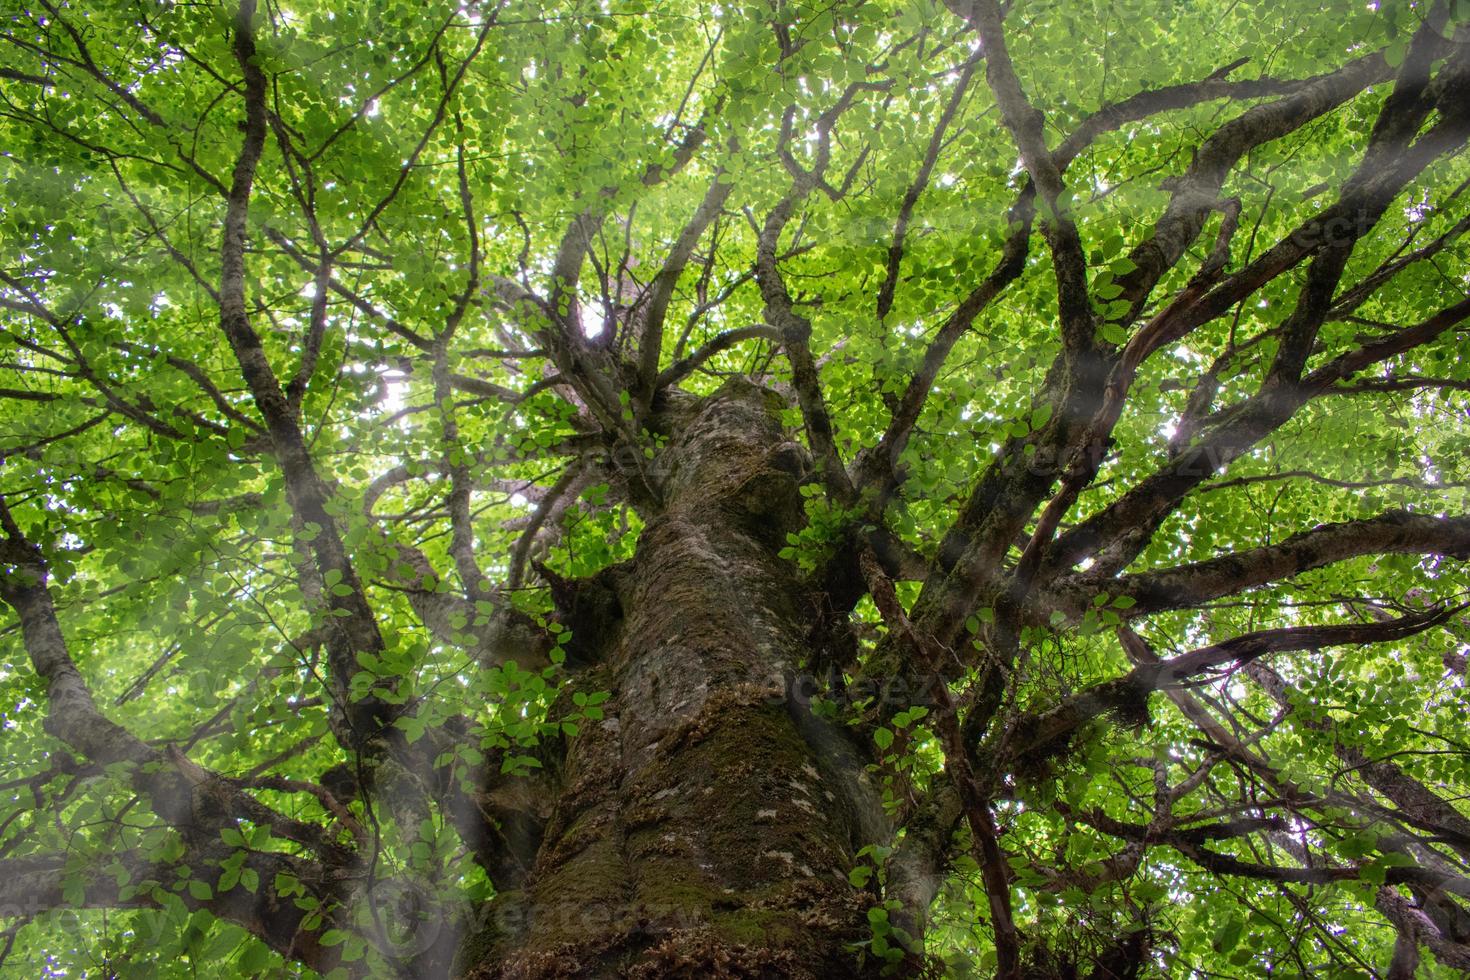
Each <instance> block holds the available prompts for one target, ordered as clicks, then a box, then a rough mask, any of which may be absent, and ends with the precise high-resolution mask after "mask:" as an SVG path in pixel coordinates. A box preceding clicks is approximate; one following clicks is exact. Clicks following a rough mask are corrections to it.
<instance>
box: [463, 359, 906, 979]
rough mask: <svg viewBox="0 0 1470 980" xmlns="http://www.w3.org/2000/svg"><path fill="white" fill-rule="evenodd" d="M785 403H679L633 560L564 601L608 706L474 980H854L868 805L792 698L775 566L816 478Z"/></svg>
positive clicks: (793, 601)
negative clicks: (556, 979) (659, 490)
mask: <svg viewBox="0 0 1470 980" xmlns="http://www.w3.org/2000/svg"><path fill="white" fill-rule="evenodd" d="M779 405H780V399H779V398H778V397H777V396H776V395H775V394H773V393H772V392H769V391H767V390H765V389H761V388H757V387H755V386H752V385H750V384H748V383H745V382H732V383H731V384H728V385H726V387H725V388H723V389H721V391H720V392H718V393H717V394H715V395H713V396H711V397H709V398H706V399H702V400H696V399H693V398H688V397H685V396H682V395H678V394H675V396H674V397H673V398H672V399H670V403H669V404H668V405H667V406H665V408H664V411H663V412H662V413H661V416H660V421H661V423H662V425H663V427H664V429H665V431H666V432H667V433H668V435H669V438H670V446H669V449H667V450H666V451H665V453H664V454H663V456H661V457H660V459H659V464H660V465H661V466H663V467H665V469H664V470H663V473H662V474H661V475H662V480H661V481H660V483H661V485H662V486H663V487H664V500H663V502H662V508H661V510H660V512H659V513H658V516H656V517H654V518H653V519H652V520H651V521H650V522H649V524H648V525H647V527H646V528H645V529H644V530H643V533H642V535H641V537H640V538H639V542H638V550H637V554H636V556H635V557H634V558H633V559H632V561H631V562H628V563H626V564H624V565H621V566H615V567H614V568H612V569H610V570H608V571H607V572H605V573H603V574H601V575H599V576H597V578H596V579H595V580H592V581H590V582H585V583H565V584H564V586H563V589H562V596H561V598H562V603H563V605H564V607H565V608H566V612H567V614H568V618H569V619H571V621H572V622H573V623H575V624H576V625H575V627H574V629H576V630H579V631H583V632H590V633H591V635H590V636H580V635H579V636H578V637H577V639H578V641H579V643H580V644H581V648H582V649H584V650H586V649H587V647H588V645H591V646H592V647H594V648H595V650H589V651H588V652H595V653H596V654H597V655H598V657H599V659H600V661H601V663H600V664H599V666H598V667H597V668H596V669H595V670H594V672H593V676H594V677H595V678H596V683H597V684H598V685H599V686H602V687H604V688H605V689H606V690H609V691H611V692H612V697H611V698H610V700H608V701H607V702H606V703H605V704H604V705H603V707H604V712H605V713H604V717H603V718H602V719H601V720H600V721H598V722H593V723H587V724H584V725H583V726H582V728H581V730H580V731H579V732H578V734H577V735H576V736H575V737H572V738H570V739H569V740H568V743H567V745H566V755H565V761H564V763H563V764H562V766H561V770H560V773H559V778H560V792H559V795H558V797H557V799H556V802H555V805H554V807H553V808H552V810H551V812H550V814H549V819H548V820H547V823H546V825H545V830H544V834H543V837H542V839H541V841H540V845H539V848H538V849H537V851H536V854H535V857H534V862H533V865H532V868H531V871H530V873H529V875H527V876H526V878H525V880H524V882H523V887H522V888H521V890H520V891H519V892H515V893H512V894H509V895H505V896H503V897H501V898H500V899H499V900H498V901H497V902H495V903H494V905H493V906H492V907H491V908H489V909H488V910H487V914H488V919H489V921H488V923H487V926H486V929H485V931H484V932H482V933H481V934H479V935H476V936H474V937H473V938H472V939H471V940H470V941H469V943H468V945H467V948H466V950H465V951H464V953H463V954H462V956H461V965H462V966H463V967H464V968H466V969H468V970H469V972H471V973H472V974H473V975H475V976H485V977H489V976H505V977H553V976H603V975H607V976H611V975H631V976H670V975H689V976H696V975H698V976H783V977H786V976H795V977H801V976H846V975H850V973H851V971H852V969H853V964H854V955H853V951H852V949H851V948H850V944H851V943H853V942H854V941H856V940H858V939H861V938H863V937H864V935H865V934H866V932H867V922H866V916H865V913H866V908H867V905H868V902H866V901H864V900H863V898H862V896H861V894H860V893H859V892H858V891H857V890H856V889H854V888H853V887H852V886H851V885H850V884H849V883H848V880H847V875H848V871H849V869H850V868H851V867H852V866H853V863H854V855H855V853H856V851H857V850H858V849H859V848H860V847H862V846H863V845H864V844H867V843H872V842H874V841H876V840H878V839H879V838H878V836H877V833H878V831H877V828H876V826H875V821H879V820H881V810H880V809H879V808H878V804H877V798H876V795H875V794H874V793H872V791H871V790H870V789H869V787H868V786H867V782H866V776H865V775H863V774H862V767H861V763H860V762H859V761H858V757H857V754H856V752H855V751H853V749H852V748H850V747H849V746H847V745H846V744H845V743H844V741H843V737H842V736H841V735H840V734H839V733H838V732H837V731H835V730H834V729H832V728H830V727H829V726H827V724H826V723H825V722H823V721H821V720H820V719H818V718H816V717H815V716H813V715H812V714H811V713H810V712H809V711H808V709H807V707H806V705H805V704H804V703H803V702H802V700H801V699H800V698H799V697H797V696H788V693H790V694H793V695H795V694H797V693H799V685H797V684H794V683H793V679H794V678H795V677H796V672H797V668H798V665H799V664H802V663H805V662H807V660H808V658H809V656H810V651H809V650H808V649H807V644H808V643H809V639H808V637H809V634H810V633H811V626H812V623H813V622H814V609H813V608H812V607H811V606H810V605H809V603H810V601H811V598H810V597H809V596H808V595H807V593H806V592H805V590H804V589H803V588H802V587H801V583H800V582H799V581H798V580H797V579H796V577H795V573H796V567H795V565H794V564H793V563H791V562H790V561H787V560H785V559H781V558H779V557H777V552H778V551H779V550H780V549H781V548H782V547H783V546H784V545H785V542H786V534H787V533H788V532H790V531H794V530H796V529H797V528H798V527H799V525H800V521H801V515H802V508H801V498H800V495H799V493H798V486H799V484H800V482H801V481H802V480H803V479H804V477H805V476H806V470H807V465H808V461H807V454H806V452H805V450H804V449H803V448H802V447H801V446H800V445H798V444H797V443H795V442H792V441H790V440H789V439H788V438H787V435H786V434H785V433H783V432H782V430H781V427H780V424H779V422H778V421H777V417H776V409H777V408H778V407H779ZM481 960H484V961H485V962H487V963H488V962H494V963H499V964H501V965H500V966H499V967H490V966H485V967H479V966H477V964H478V963H479V962H480V961H481ZM620 971H623V972H620Z"/></svg>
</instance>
